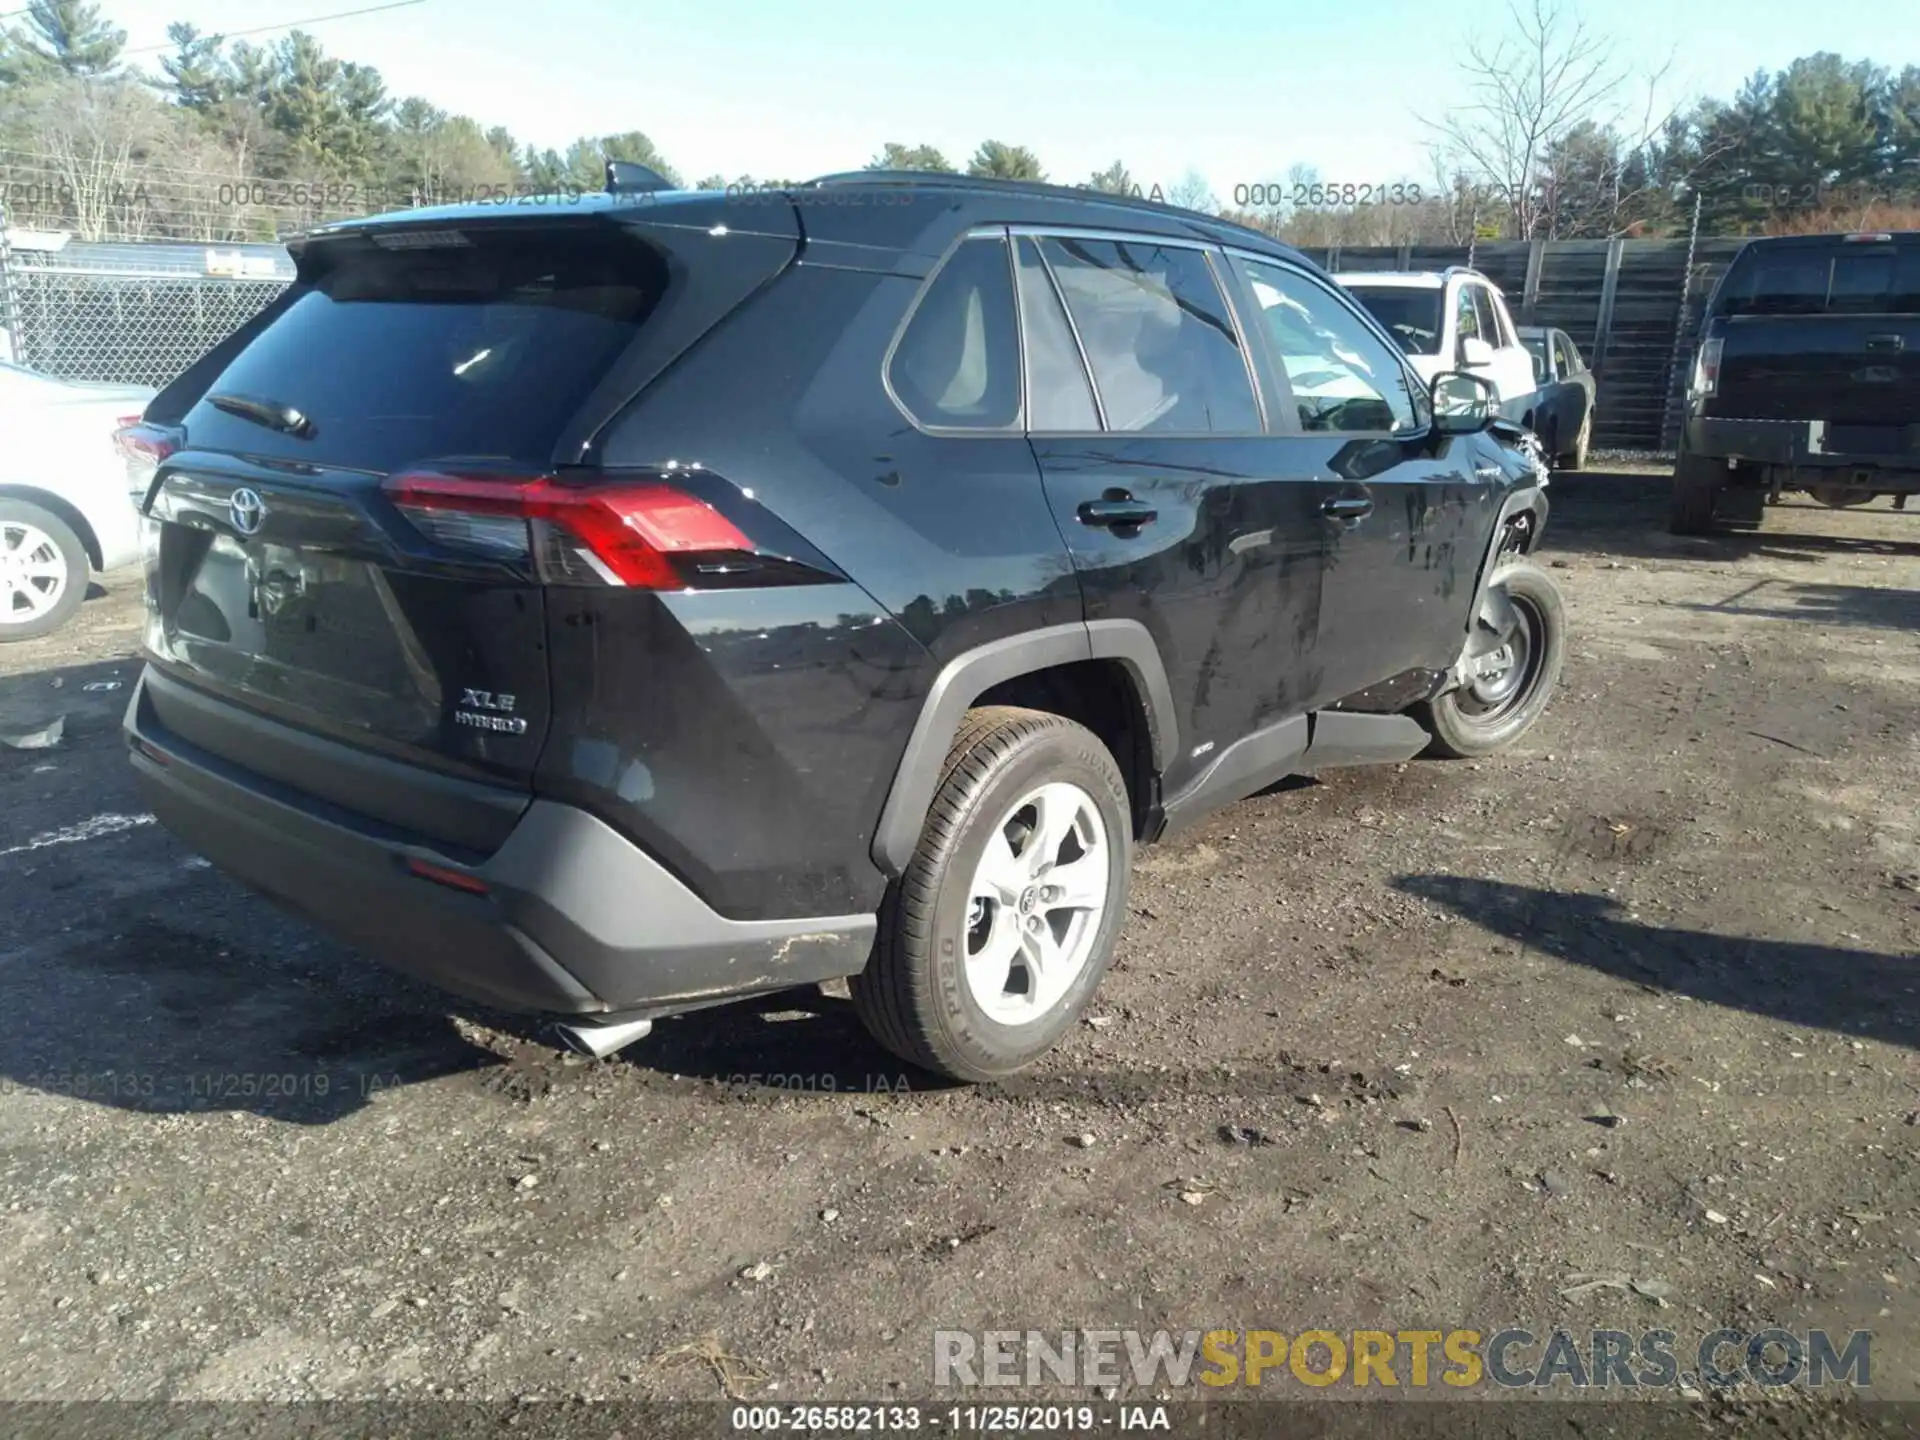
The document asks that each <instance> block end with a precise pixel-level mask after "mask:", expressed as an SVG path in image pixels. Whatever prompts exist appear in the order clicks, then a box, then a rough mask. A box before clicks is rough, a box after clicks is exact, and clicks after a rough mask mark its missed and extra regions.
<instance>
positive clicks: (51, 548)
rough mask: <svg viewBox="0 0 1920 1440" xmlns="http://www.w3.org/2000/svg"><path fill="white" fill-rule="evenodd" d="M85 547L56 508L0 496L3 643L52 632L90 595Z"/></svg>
mask: <svg viewBox="0 0 1920 1440" xmlns="http://www.w3.org/2000/svg"><path fill="white" fill-rule="evenodd" d="M90 573H91V572H90V571H89V569H88V566H87V551H86V547H85V546H83V545H82V544H81V543H80V537H79V536H77V535H75V534H74V533H73V529H72V527H71V526H69V525H68V524H67V522H66V521H64V520H62V519H61V518H60V517H59V516H58V515H55V514H54V513H53V512H52V511H51V510H43V509H41V508H40V507H39V506H38V505H32V504H29V503H28V502H26V501H25V500H0V644H6V643H8V642H9V641H14V640H33V639H36V638H38V637H39V636H41V635H49V634H51V633H53V632H54V631H55V630H58V629H59V628H60V627H61V626H62V625H64V624H66V623H67V621H69V620H71V619H72V618H73V612H74V611H76V610H78V609H79V608H80V602H81V601H82V600H84V599H86V596H87V579H88V576H89V574H90Z"/></svg>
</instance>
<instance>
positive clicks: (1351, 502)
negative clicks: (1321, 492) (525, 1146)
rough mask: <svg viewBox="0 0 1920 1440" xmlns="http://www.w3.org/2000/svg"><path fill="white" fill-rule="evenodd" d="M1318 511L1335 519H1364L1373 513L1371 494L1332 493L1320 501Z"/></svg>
mask: <svg viewBox="0 0 1920 1440" xmlns="http://www.w3.org/2000/svg"><path fill="white" fill-rule="evenodd" d="M1320 513H1321V514H1323V515H1327V516H1330V517H1331V518H1333V519H1335V520H1364V519H1366V518H1367V516H1369V515H1371V514H1372V513H1373V497H1372V496H1371V495H1333V496H1329V497H1328V498H1327V499H1325V500H1323V501H1321V502H1320Z"/></svg>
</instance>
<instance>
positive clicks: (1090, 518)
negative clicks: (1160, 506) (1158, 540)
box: [1074, 490, 1160, 530]
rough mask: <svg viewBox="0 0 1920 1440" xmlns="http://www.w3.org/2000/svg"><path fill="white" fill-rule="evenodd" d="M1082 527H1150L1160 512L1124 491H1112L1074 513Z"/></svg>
mask: <svg viewBox="0 0 1920 1440" xmlns="http://www.w3.org/2000/svg"><path fill="white" fill-rule="evenodd" d="M1074 513H1075V514H1077V515H1078V516H1079V517H1080V523H1081V524H1082V525H1104V526H1105V527H1106V528H1107V529H1109V530H1121V529H1125V528H1127V527H1128V526H1140V525H1150V524H1152V523H1153V522H1154V521H1155V520H1157V519H1159V518H1160V512H1159V511H1158V510H1156V509H1154V508H1153V506H1151V505H1149V504H1148V503H1147V502H1146V501H1144V500H1136V499H1134V498H1133V496H1131V495H1129V494H1127V492H1126V491H1124V490H1110V491H1108V492H1107V493H1106V494H1105V495H1104V496H1102V497H1101V498H1100V499H1098V500H1088V501H1085V502H1083V503H1082V504H1081V506H1080V508H1079V509H1078V510H1077V511H1075V512H1074Z"/></svg>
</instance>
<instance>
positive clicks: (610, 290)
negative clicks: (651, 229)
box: [187, 225, 668, 470]
mask: <svg viewBox="0 0 1920 1440" xmlns="http://www.w3.org/2000/svg"><path fill="white" fill-rule="evenodd" d="M449 236H450V237H452V238H451V239H449V238H448V237H449ZM437 238H438V240H439V242H440V243H435V244H430V245H425V246H423V247H422V248H406V249H383V248H381V247H379V246H377V245H375V244H373V243H371V242H369V241H368V240H366V239H364V238H359V237H355V238H342V239H335V240H325V241H320V242H316V243H315V244H314V245H313V246H312V248H311V249H310V250H309V251H308V253H307V256H306V257H305V258H304V260H303V262H302V266H301V276H300V279H299V280H298V281H297V282H296V295H295V298H293V300H292V302H291V304H290V305H289V307H288V308H287V310H286V311H285V313H284V314H282V315H281V316H280V317H279V318H278V319H277V320H275V321H274V322H273V323H272V324H270V325H268V326H267V328H266V329H265V330H264V331H262V332H261V333H260V335H258V336H257V337H256V338H255V339H254V340H253V342H252V343H251V344H249V345H248V346H247V347H246V348H245V349H244V350H242V351H241V352H240V354H239V355H238V356H236V357H235V358H234V359H233V361H232V362H231V363H230V364H228V365H227V366H226V368H225V369H224V370H222V371H221V372H220V374H219V375H218V376H217V377H216V378H215V379H214V380H213V381H212V382H211V383H210V384H209V386H208V393H210V394H221V393H226V394H240V395H248V396H252V397H255V398H259V399H266V400H273V401H278V402H280V403H283V404H286V405H291V406H293V407H294V408H295V409H297V410H300V411H302V412H303V413H305V414H306V415H307V416H309V417H310V418H311V419H312V420H313V422H314V425H315V433H314V435H313V437H312V438H311V439H306V440H301V439H296V438H294V437H292V436H288V435H282V434H279V433H277V432H275V431H273V430H271V429H268V428H266V427H263V426H260V425H255V424H251V423H249V422H247V421H245V420H242V419H239V418H237V417H235V416H231V415H227V414H225V413H223V412H221V411H219V410H216V409H214V408H213V407H212V406H211V405H208V404H207V403H205V401H204V400H202V401H201V402H200V403H199V404H197V405H196V406H195V407H194V408H193V409H192V410H191V411H189V412H188V415H187V434H188V439H189V442H190V443H191V444H193V445H195V446H197V447H209V448H214V449H224V450H236V451H244V452H248V453H253V454H264V455H269V456H286V457H289V458H298V459H301V460H307V461H312V462H315V463H319V464H330V465H343V466H349V467H356V468H365V469H373V470H393V469H397V468H399V467H401V466H404V465H406V464H409V463H412V462H416V461H420V460H424V459H429V458H437V457H452V456H460V457H463V458H471V459H481V458H484V459H493V460H502V461H509V462H520V463H527V464H544V463H546V462H547V461H548V460H550V459H551V457H552V452H553V447H554V445H555V444H556V442H557V441H558V440H559V438H560V435H561V432H562V431H563V430H564V429H565V427H566V425H567V422H568V421H569V420H570V419H572V417H573V415H574V413H575V412H576V411H577V410H578V409H579V407H580V404H581V402H582V401H583V400H584V399H585V398H586V396H587V394H588V393H589V392H590V391H591V390H592V389H593V387H594V386H595V385H596V384H597V383H598V382H599V381H600V380H601V378H602V377H603V376H604V375H605V374H606V373H607V371H608V369H609V368H610V367H611V366H612V364H613V363H614V361H615V360H616V359H618V357H619V356H620V355H621V353H622V352H623V351H625V350H626V349H627V348H628V347H629V346H630V345H632V344H633V342H634V340H635V338H636V337H637V336H638V335H639V333H640V331H641V329H642V327H643V326H645V325H646V323H647V321H648V319H649V317H650V316H652V315H653V313H654V311H655V309H656V307H657V306H658V305H659V303H660V299H661V297H662V295H663V294H664V293H665V290H666V286H667V283H668V281H667V273H666V267H665V265H664V263H663V262H662V261H661V260H660V258H659V256H658V254H657V253H656V252H655V251H654V250H653V249H652V248H651V247H649V246H648V245H647V244H646V243H645V242H644V241H643V240H641V239H639V238H638V237H635V236H633V235H632V234H630V233H628V232H624V231H616V230H613V229H610V228H607V229H602V228H599V227H595V228H594V229H591V230H587V229H582V228H578V227H576V228H573V229H565V228H562V227H552V226H531V225H520V226H514V227H512V228H510V229H509V228H505V227H502V228H499V229H495V230H492V231H488V230H485V229H483V228H479V227H475V228H472V229H469V230H467V231H464V232H461V231H451V232H440V234H439V236H438V237H437Z"/></svg>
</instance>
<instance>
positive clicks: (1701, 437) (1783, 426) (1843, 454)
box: [1682, 416, 1920, 490]
mask: <svg viewBox="0 0 1920 1440" xmlns="http://www.w3.org/2000/svg"><path fill="white" fill-rule="evenodd" d="M1682 448H1683V449H1684V451H1685V453H1687V454H1689V455H1697V456H1700V457H1702V458H1711V459H1716V460H1719V459H1726V460H1745V461H1751V462H1753V463H1755V464H1760V465H1784V466H1791V467H1793V468H1794V469H1807V470H1831V471H1836V472H1843V473H1840V474H1835V475H1834V476H1833V477H1832V479H1833V480H1834V481H1835V482H1839V481H1841V480H1843V479H1844V478H1845V474H1844V472H1850V471H1854V470H1874V471H1885V472H1889V473H1887V474H1885V475H1884V476H1875V477H1874V483H1875V484H1876V485H1878V486H1879V488H1882V489H1887V490H1916V489H1920V425H1908V426H1904V427H1902V426H1893V425H1872V426H1868V425H1840V424H1830V423H1828V422H1826V421H1819V420H1737V419H1719V418H1716V417H1708V416H1693V417H1690V418H1689V419H1688V420H1687V424H1686V434H1685V438H1684V440H1683V443H1682Z"/></svg>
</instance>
